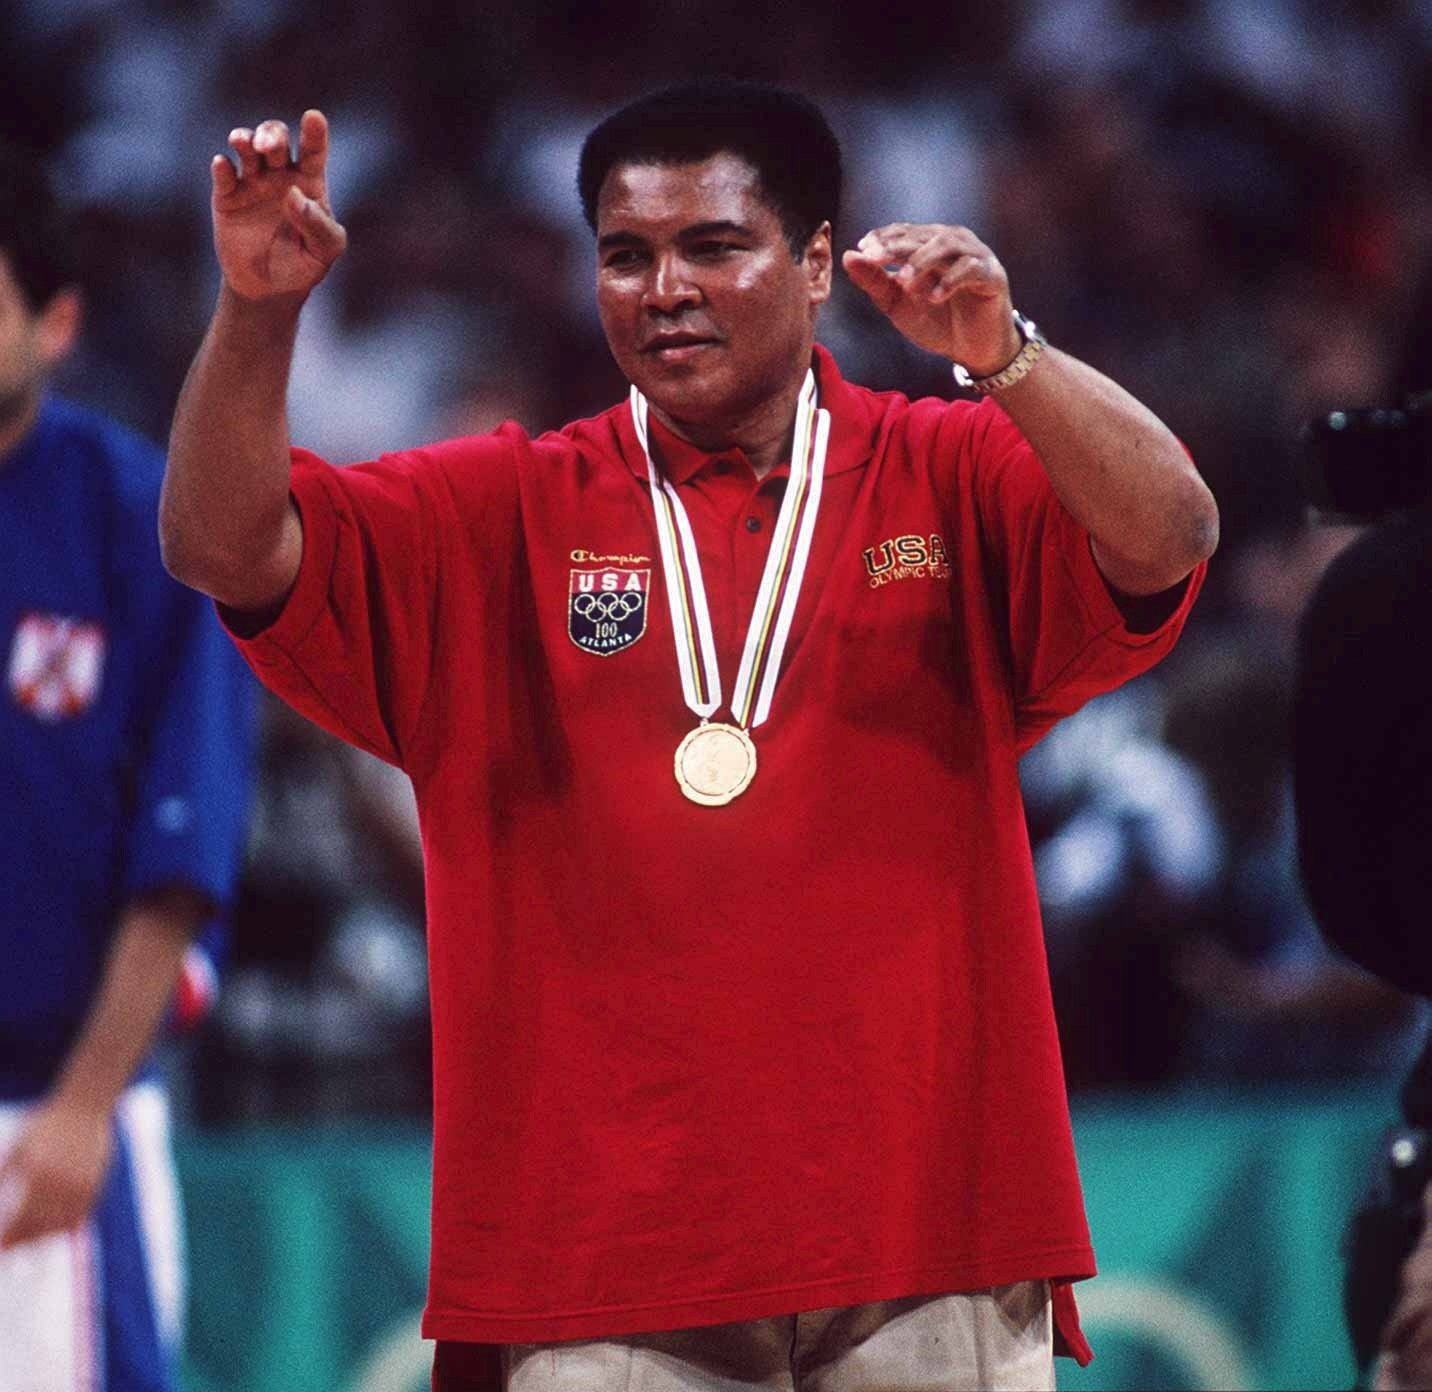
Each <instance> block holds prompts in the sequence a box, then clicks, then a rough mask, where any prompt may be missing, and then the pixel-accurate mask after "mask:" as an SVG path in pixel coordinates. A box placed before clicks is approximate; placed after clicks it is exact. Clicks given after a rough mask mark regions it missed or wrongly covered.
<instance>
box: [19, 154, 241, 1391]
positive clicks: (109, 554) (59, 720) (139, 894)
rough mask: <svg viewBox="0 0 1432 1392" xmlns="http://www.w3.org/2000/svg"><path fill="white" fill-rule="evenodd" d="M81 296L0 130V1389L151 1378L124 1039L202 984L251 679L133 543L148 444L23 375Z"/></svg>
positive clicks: (145, 491)
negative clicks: (201, 952) (0, 841)
mask: <svg viewBox="0 0 1432 1392" xmlns="http://www.w3.org/2000/svg"><path fill="white" fill-rule="evenodd" d="M81 318H82V306H81V297H80V292H79V291H78V289H77V288H76V285H75V277H74V274H73V266H72V264H71V253H70V252H69V250H68V246H67V242H66V235H65V228H64V226H63V218H62V215H61V213H60V211H59V209H58V206H57V203H56V201H55V199H54V197H53V196H52V192H51V190H50V189H49V187H48V185H47V183H46V181H45V178H44V175H43V173H42V172H41V170H40V168H39V166H38V163H37V161H36V160H34V159H32V158H30V157H28V156H27V155H25V154H23V153H21V152H19V151H16V150H11V149H6V148H3V147H0V662H3V664H4V665H3V679H4V690H3V693H0V823H3V825H4V827H5V836H4V847H3V850H0V961H3V964H4V966H3V970H0V1392H52V1390H53V1392H59V1389H72V1388H78V1387H84V1388H94V1389H97V1392H100V1390H102V1392H117V1390H118V1389H124V1392H164V1390H165V1389H170V1388H172V1387H173V1386H174V1382H173V1367H172V1364H173V1361H174V1351H175V1345H176V1342H177V1336H178V1332H179V1322H180V1307H181V1303H182V1275H181V1269H180V1228H179V1208H178V1199H177V1188H176V1185H175V1180H174V1173H173V1167H172V1162H171V1160H170V1156H169V1144H168V1129H169V1113H168V1105H167V1102H166V1099H165V1095H164V1092H163V1090H162V1088H161V1087H160V1085H159V1083H158V1081H157V1080H156V1076H155V1071H154V1067H153V1062H152V1059H151V1057H150V1056H151V1052H152V1050H153V1047H154V1044H155V1041H156V1038H157V1037H158V1036H159V1034H160V1033H161V1032H162V1030H163V1028H164V1025H165V1021H166V1018H169V1019H171V1020H172V1019H173V1018H174V1017H175V1015H176V1014H178V1015H183V1014H186V1013H192V1011H193V1010H194V1008H195V1007H196V1005H197V1004H198V1003H199V1002H200V1001H201V999H202V997H203V995H204V994H205V983H204V977H205V975H206V973H205V971H204V969H203V968H202V966H199V963H200V962H201V961H202V958H201V957H199V956H197V955H196V941H197V943H199V944H202V943H204V942H205V941H206V939H207V940H208V941H210V942H212V941H213V938H214V925H215V924H216V923H217V922H218V917H219V914H220V912H221V910H222V907H223V905H224V902H225V900H226V899H227V898H228V896H229V894H230V892H231V889H232V887H233V882H234V878H235V873H236V870H237V864H238V859H239V853H240V850H241V832H242V823H243V818H244V814H245V811H246V801H247V794H248V782H249V776H250V764H251V759H252V740H253V733H252V727H253V711H254V697H253V691H252V689H251V687H250V684H249V679H248V678H247V676H246V675H245V673H244V671H243V669H242V666H241V664H240V663H239V661H238V659H237V657H236V656H235V654H234V653H233V651H232V649H231V646H230V645H229V644H228V643H227V642H226V641H225V639H224V638H223V636H222V634H221V632H220V630H219V627H218V623H217V621H216V618H215V616H214V615H213V613H212V612H210V609H209V606H208V604H207V603H206V602H204V601H202V600H201V599H200V598H199V597H198V596H196V595H195V594H194V593H193V592H192V591H189V590H186V589H185V588H183V587H182V586H181V585H178V584H176V583H175V582H174V581H172V580H171V579H170V578H169V577H168V576H167V575H166V574H165V573H164V570H163V567H162V566H161V564H160V559H159V547H158V542H157V539H156V531H155V516H156V507H157V500H158V496H159V482H160V477H161V474H162V472H163V467H164V457H163V455H162V454H161V453H160V452H159V451H158V450H157V449H156V448H155V447H154V446H152V445H151V444H149V443H147V442H146V441H144V440H141V439H140V438H138V437H137V436H135V435H133V434H130V433H129V432H128V431H126V430H124V429H122V428H121V427H119V426H118V425H116V424H114V423H113V422H112V421H109V420H107V419H105V418H103V417H101V416H98V415H95V414H93V413H91V412H89V411H87V410H83V409H81V408H80V407H78V406H75V405H73V404H71V403H69V402H66V401H63V400H60V399H58V398H56V397H54V396H52V395H50V394H49V392H48V390H47V384H48V381H49V378H50V377H51V375H52V373H53V372H54V370H55V369H56V368H57V367H58V366H59V364H60V363H61V362H62V360H63V359H64V357H65V356H66V354H67V353H68V352H69V350H70V348H71V347H72V346H73V345H74V343H75V341H76V338H77V336H78V334H79V330H80V323H81ZM196 967H198V970H196Z"/></svg>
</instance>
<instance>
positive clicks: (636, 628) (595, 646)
mask: <svg viewBox="0 0 1432 1392" xmlns="http://www.w3.org/2000/svg"><path fill="white" fill-rule="evenodd" d="M650 588H651V571H650V570H615V569H612V568H610V567H604V568H603V569H601V570H574V571H572V573H571V584H570V586H569V588H568V593H567V636H568V637H569V638H570V639H571V640H572V641H573V642H574V643H575V644H576V645H577V646H578V647H579V648H581V649H582V651H583V652H589V653H596V655H597V656H598V657H610V656H611V655H612V654H613V653H617V652H621V651H622V649H623V648H629V647H631V645H632V644H633V643H635V642H636V640H637V639H638V638H640V637H641V635H642V634H643V633H645V632H646V596H647V592H648V591H649V589H650Z"/></svg>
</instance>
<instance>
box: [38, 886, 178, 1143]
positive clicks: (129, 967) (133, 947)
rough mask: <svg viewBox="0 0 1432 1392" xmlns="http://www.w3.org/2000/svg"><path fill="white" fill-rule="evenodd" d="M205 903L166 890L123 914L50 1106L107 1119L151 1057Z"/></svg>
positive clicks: (52, 1094) (51, 1095) (133, 905)
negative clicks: (140, 1068) (83, 1023)
mask: <svg viewBox="0 0 1432 1392" xmlns="http://www.w3.org/2000/svg"><path fill="white" fill-rule="evenodd" d="M205 912H206V903H205V901H204V899H203V898H202V897H201V896H200V895H198V894H195V893H194V892H192V891H190V890H177V889H176V890H171V891H167V892H164V893H162V894H156V895H153V896H150V897H148V898H145V899H142V900H140V901H138V902H136V903H134V904H132V905H131V906H130V907H129V908H128V909H126V910H125V912H124V915H123V918H122V919H121V921H120V926H119V930H118V932H117V933H116V934H115V938H114V942H113V944H112V945H111V947H110V953H109V959H108V961H107V963H106V965H105V972H104V977H103V979H102V981H101V983H100V989H99V994H98V995H97V996H96V997H95V1000H94V1003H93V1004H92V1005H91V1007H90V1011H89V1015H88V1017H87V1018H86V1020H85V1025H84V1029H83V1030H82V1031H81V1033H80V1037H79V1039H78V1040H76V1041H75V1044H74V1046H73V1047H72V1048H71V1050H70V1052H69V1056H68V1057H67V1058H66V1060H65V1066H64V1068H63V1069H62V1070H61V1073H60V1077H59V1079H58V1081H57V1082H56V1084H55V1086H54V1088H53V1089H52V1090H51V1093H50V1100H51V1101H53V1102H57V1103H60V1104H62V1105H65V1106H68V1107H71V1108H73V1109H75V1110H76V1111H83V1112H88V1113H90V1114H91V1115H94V1116H106V1117H107V1116H108V1115H109V1113H110V1111H111V1110H112V1109H113V1107H114V1104H115V1101H116V1100H117V1099H118V1097H119V1094H120V1093H121V1092H122V1091H123V1089H124V1087H125V1085H126V1084H127V1083H128V1082H129V1080H130V1078H131V1077H132V1076H133V1074H134V1071H135V1069H136V1068H138V1067H139V1064H140V1063H141V1061H142V1060H143V1059H144V1056H145V1055H146V1054H147V1053H148V1052H149V1049H150V1047H151V1046H152V1044H153V1043H154V1038H155V1035H156V1034H157V1033H158V1031H159V1026H160V1023H161V1021H162V1020H163V1018H164V1014H165V1011H166V1010H167V1009H168V1007H169V1002H170V1000H171V999H172V997H173V995H174V987H175V985H176V983H177V982H178V980H179V973H180V970H181V968H182V966H183V962H184V952H185V949H186V948H187V947H188V945H189V943H190V941H191V940H192V939H193V936H194V934H195V932H196V931H197V930H198V928H199V926H200V924H201V923H202V922H203V920H204V916H205Z"/></svg>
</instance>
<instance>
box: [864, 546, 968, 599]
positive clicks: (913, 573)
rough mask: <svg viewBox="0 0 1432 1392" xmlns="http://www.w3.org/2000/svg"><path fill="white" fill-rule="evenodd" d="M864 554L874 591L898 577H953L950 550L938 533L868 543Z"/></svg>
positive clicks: (866, 570) (934, 578) (913, 578)
mask: <svg viewBox="0 0 1432 1392" xmlns="http://www.w3.org/2000/svg"><path fill="white" fill-rule="evenodd" d="M860 555H861V558H862V559H863V560H864V561H865V572H866V574H867V575H868V576H869V577H870V588H871V589H872V590H878V589H879V588H880V587H881V586H882V585H889V584H892V583H893V582H894V581H896V580H948V579H949V578H950V561H949V553H948V552H947V551H946V550H945V543H944V540H943V539H942V538H941V537H940V536H939V534H938V533H931V534H930V535H929V536H918V535H915V534H913V533H910V534H907V535H905V536H897V537H890V538H889V539H888V540H886V541H882V542H881V543H880V544H879V545H878V546H867V547H866V548H865V550H864V551H862V552H861V553H860Z"/></svg>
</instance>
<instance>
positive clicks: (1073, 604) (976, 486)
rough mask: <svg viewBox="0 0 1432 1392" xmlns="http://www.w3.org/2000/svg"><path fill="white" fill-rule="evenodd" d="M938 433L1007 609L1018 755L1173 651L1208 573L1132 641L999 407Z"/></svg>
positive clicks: (1083, 537) (950, 417)
mask: <svg viewBox="0 0 1432 1392" xmlns="http://www.w3.org/2000/svg"><path fill="white" fill-rule="evenodd" d="M940 433H941V435H942V437H944V440H943V442H942V444H941V446H940V448H941V449H942V450H944V451H947V452H948V453H949V454H950V455H953V457H954V458H955V460H956V461H957V469H956V480H957V487H959V488H962V489H964V490H966V491H967V493H968V496H969V497H970V498H972V500H973V503H974V507H975V510H976V520H977V525H978V528H979V532H980V536H981V540H982V545H983V554H984V557H985V567H986V571H987V575H988V583H989V592H990V594H991V596H992V597H993V599H994V600H995V602H996V603H1000V604H1002V607H1003V613H1002V614H1001V616H1000V617H1001V621H1002V625H1003V627H1004V629H1005V633H1006V636H1007V640H1008V660H1009V663H1010V669H1011V672H1010V675H1011V686H1012V693H1013V697H1014V702H1015V722H1016V724H1015V728H1016V743H1017V747H1018V749H1019V752H1021V753H1023V752H1024V751H1025V750H1027V749H1028V748H1029V747H1030V746H1031V745H1032V744H1034V743H1035V742H1036V741H1037V740H1038V739H1039V738H1040V736H1042V735H1043V734H1045V733H1046V732H1047V731H1048V730H1049V728H1050V727H1051V726H1052V725H1054V724H1055V723H1056V722H1057V721H1058V720H1060V719H1062V718H1063V717H1064V716H1066V715H1069V714H1071V713H1072V712H1073V711H1075V710H1077V709H1078V708H1079V707H1080V706H1082V705H1083V704H1084V703H1085V702H1086V701H1088V700H1089V699H1090V698H1092V697H1094V696H1097V695H1099V694H1100V693H1101V692H1103V691H1107V690H1109V688H1110V687H1112V686H1115V685H1118V684H1119V683H1120V682H1123V681H1127V680H1128V679H1129V678H1130V677H1131V676H1133V675H1135V674H1136V673H1137V672H1140V671H1143V670H1145V669H1146V668H1149V667H1152V666H1153V665H1154V664H1155V663H1157V662H1158V661H1159V660H1160V659H1161V658H1163V657H1164V656H1165V654H1167V653H1168V651H1169V649H1171V648H1172V647H1173V644H1174V641H1175V640H1176V638H1177V637H1178V634H1179V632H1180V630H1181V629H1182V627H1183V624H1184V621H1185V619H1186V618H1187V617H1188V611H1189V609H1190V608H1191V607H1192V604H1193V601H1194V598H1195V596H1196V595H1197V594H1198V590H1199V588H1200V586H1201V585H1202V583H1203V575H1204V567H1203V566H1199V567H1198V569H1197V570H1195V571H1194V573H1193V574H1192V575H1191V576H1190V577H1189V578H1188V579H1187V580H1186V581H1185V582H1184V584H1183V595H1182V597H1181V599H1180V601H1179V603H1178V604H1177V606H1176V607H1175V609H1174V611H1173V612H1172V613H1171V614H1170V615H1169V616H1168V618H1167V619H1166V620H1165V621H1164V622H1163V623H1162V624H1160V625H1159V626H1158V627H1157V628H1156V629H1154V630H1153V631H1152V632H1149V633H1136V632H1133V631H1132V630H1130V628H1129V627H1128V625H1127V623H1126V621H1125V618H1124V615H1123V613H1122V612H1121V610H1120V609H1119V606H1118V604H1117V602H1116V601H1115V599H1114V597H1113V595H1112V593H1111V592H1110V589H1109V585H1108V583H1107V582H1106V581H1105V580H1104V578H1103V576H1102V575H1101V573H1100V571H1099V567H1098V565H1097V563H1096V562H1095V560H1094V556H1093V552H1092V550H1091V549H1090V546H1089V539H1088V534H1087V533H1086V532H1085V530H1084V529H1083V528H1082V527H1081V526H1080V525H1079V523H1078V522H1076V521H1075V520H1074V518H1073V517H1072V516H1071V515H1070V514H1069V513H1068V512H1067V511H1066V510H1065V508H1064V507H1063V505H1062V504H1061V503H1060V502H1059V500H1058V499H1057V498H1056V497H1055V495H1054V492H1053V489H1052V488H1051V487H1050V485H1049V481H1048V477H1047V476H1046V474H1045V472H1044V469H1043V466H1042V465H1041V464H1040V462H1039V460H1038V457H1037V456H1036V455H1035V453H1034V450H1033V449H1032V448H1031V447H1030V445H1029V443H1028V441H1027V440H1026V439H1025V438H1024V436H1023V435H1022V434H1021V433H1020V432H1019V430H1018V429H1017V428H1016V426H1015V425H1014V422H1013V421H1011V420H1010V418H1009V416H1008V415H1006V414H1005V412H1004V411H1003V410H1002V409H1001V408H1000V407H999V405H998V404H997V403H996V402H995V401H993V400H987V401H984V402H982V403H981V404H980V405H979V406H978V407H977V408H975V409H973V410H970V409H968V408H966V409H963V410H962V409H959V408H956V409H955V410H948V409H947V411H946V414H945V416H944V419H943V421H942V423H941V427H940Z"/></svg>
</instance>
